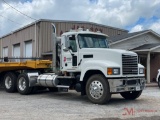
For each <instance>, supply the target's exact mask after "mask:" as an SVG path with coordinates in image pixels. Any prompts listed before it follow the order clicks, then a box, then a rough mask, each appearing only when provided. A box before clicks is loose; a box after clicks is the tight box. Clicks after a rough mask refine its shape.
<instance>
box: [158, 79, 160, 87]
mask: <svg viewBox="0 0 160 120" xmlns="http://www.w3.org/2000/svg"><path fill="white" fill-rule="evenodd" d="M158 87H159V88H160V77H159V78H158Z"/></svg>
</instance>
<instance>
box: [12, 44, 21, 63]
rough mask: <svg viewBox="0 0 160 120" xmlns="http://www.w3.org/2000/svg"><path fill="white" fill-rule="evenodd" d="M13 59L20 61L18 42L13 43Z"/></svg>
mask: <svg viewBox="0 0 160 120" xmlns="http://www.w3.org/2000/svg"><path fill="white" fill-rule="evenodd" d="M12 57H13V58H14V59H13V61H15V62H19V61H20V59H19V58H20V44H15V45H13V55H12ZM16 58H17V59H16Z"/></svg>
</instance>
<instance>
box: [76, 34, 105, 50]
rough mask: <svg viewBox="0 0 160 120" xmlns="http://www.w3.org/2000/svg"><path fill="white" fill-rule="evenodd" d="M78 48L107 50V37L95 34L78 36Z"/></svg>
mask: <svg viewBox="0 0 160 120" xmlns="http://www.w3.org/2000/svg"><path fill="white" fill-rule="evenodd" d="M78 41H79V46H80V48H108V43H107V37H106V36H102V35H95V34H79V35H78Z"/></svg>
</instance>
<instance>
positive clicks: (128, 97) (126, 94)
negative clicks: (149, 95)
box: [120, 90, 142, 100]
mask: <svg viewBox="0 0 160 120" xmlns="http://www.w3.org/2000/svg"><path fill="white" fill-rule="evenodd" d="M120 94H121V96H122V97H123V98H125V99H126V100H135V99H136V98H138V97H139V96H140V95H141V94H142V90H141V91H132V92H122V93H120Z"/></svg>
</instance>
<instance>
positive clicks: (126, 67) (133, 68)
mask: <svg viewBox="0 0 160 120" xmlns="http://www.w3.org/2000/svg"><path fill="white" fill-rule="evenodd" d="M122 70H123V75H135V74H138V58H137V56H132V55H122Z"/></svg>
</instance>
